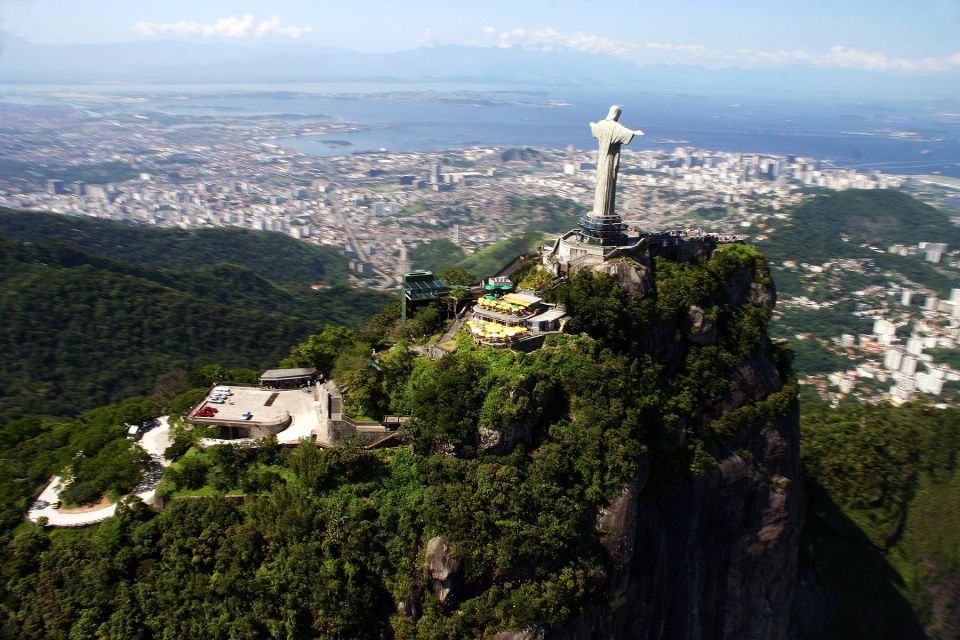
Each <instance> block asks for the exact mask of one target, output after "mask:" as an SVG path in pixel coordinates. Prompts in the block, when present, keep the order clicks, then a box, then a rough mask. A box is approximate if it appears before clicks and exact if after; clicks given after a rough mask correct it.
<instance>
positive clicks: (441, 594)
mask: <svg viewBox="0 0 960 640" xmlns="http://www.w3.org/2000/svg"><path fill="white" fill-rule="evenodd" d="M424 565H425V566H424V573H425V574H426V577H427V582H428V584H429V585H430V591H431V593H433V596H434V597H435V598H436V599H437V601H439V602H440V604H442V605H444V606H452V605H453V604H455V603H456V601H457V595H458V594H457V589H459V587H460V586H461V584H462V583H463V560H462V559H461V558H457V557H455V556H454V555H453V550H452V549H451V547H450V543H449V542H447V540H446V539H444V538H442V537H440V536H435V537H433V538H430V542H428V543H427V554H426V560H425V562H424Z"/></svg>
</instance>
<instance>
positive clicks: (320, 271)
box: [0, 207, 347, 284]
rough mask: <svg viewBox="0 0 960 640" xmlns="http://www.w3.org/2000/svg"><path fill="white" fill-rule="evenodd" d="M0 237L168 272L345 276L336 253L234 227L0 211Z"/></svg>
mask: <svg viewBox="0 0 960 640" xmlns="http://www.w3.org/2000/svg"><path fill="white" fill-rule="evenodd" d="M0 235H2V236H3V237H4V238H7V239H15V240H25V241H30V242H43V243H49V242H53V241H59V242H63V243H65V244H68V245H70V246H73V247H76V248H78V249H81V250H82V251H84V252H85V253H87V254H91V255H95V256H100V257H103V258H108V259H111V260H118V261H125V262H131V263H135V264H146V265H151V266H153V267H157V268H160V269H165V270H170V271H191V270H193V269H199V268H204V267H210V266H212V265H215V264H219V263H230V264H234V265H237V266H240V267H244V268H245V269H247V270H249V271H252V272H253V273H255V274H257V275H259V276H261V277H263V278H265V279H267V280H270V281H272V282H277V283H280V284H291V283H301V284H313V283H318V282H337V281H342V280H344V279H345V278H346V275H347V265H346V261H345V260H344V259H343V258H342V257H341V256H340V255H339V252H338V251H337V250H336V249H333V248H330V247H320V246H316V245H311V244H307V243H306V242H303V241H301V240H295V239H293V238H290V237H288V236H285V235H283V234H280V233H272V232H269V231H251V230H248V229H239V228H236V227H223V228H217V229H191V230H184V229H159V228H155V227H148V226H138V225H128V224H123V223H120V222H111V221H107V220H98V219H96V218H88V217H82V216H65V215H60V214H54V213H40V212H35V211H15V210H13V209H6V208H3V207H0Z"/></svg>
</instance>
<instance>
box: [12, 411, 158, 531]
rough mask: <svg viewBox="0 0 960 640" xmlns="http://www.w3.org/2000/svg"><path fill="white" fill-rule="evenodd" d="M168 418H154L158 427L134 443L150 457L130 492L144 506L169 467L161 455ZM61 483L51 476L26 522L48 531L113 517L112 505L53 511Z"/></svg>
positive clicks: (150, 499) (113, 506)
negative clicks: (41, 524)
mask: <svg viewBox="0 0 960 640" xmlns="http://www.w3.org/2000/svg"><path fill="white" fill-rule="evenodd" d="M169 417H170V416H161V417H160V418H157V422H158V425H157V426H156V427H154V428H153V429H150V430H149V431H147V432H146V433H145V434H143V437H142V438H140V441H139V442H138V443H137V444H139V445H140V446H141V447H143V450H144V451H146V452H147V453H148V454H150V466H149V467H148V468H147V472H146V473H145V474H144V478H143V481H142V482H141V483H140V484H138V485H137V486H136V487H135V488H134V490H133V492H132V493H133V495H136V496H137V497H138V498H140V499H141V500H143V501H144V502H145V503H147V504H150V503H152V502H153V498H154V496H155V495H156V492H157V485H158V484H159V483H160V478H162V477H163V468H164V467H166V466H168V465H169V464H170V461H169V460H167V459H166V458H164V457H163V452H164V451H166V449H167V447H169V446H170V423H169V422H168V421H167V419H168V418H169ZM61 481H62V478H61V477H60V476H53V477H52V478H51V479H50V482H49V483H48V484H47V486H46V487H45V488H44V490H43V492H42V493H41V494H40V495H39V496H38V497H37V499H36V500H34V502H33V504H32V505H31V506H30V510H29V511H28V512H27V520H29V521H30V522H36V521H37V520H38V519H40V518H46V519H47V525H48V526H51V527H85V526H87V525H91V524H96V523H98V522H103V521H104V520H106V519H107V518H110V517H112V516H113V515H114V513H116V511H117V505H116V503H114V504H111V505H108V506H105V507H102V508H100V509H92V510H84V511H80V510H77V511H63V510H61V509H56V508H54V506H53V505H55V504H56V503H57V502H59V500H60V483H61Z"/></svg>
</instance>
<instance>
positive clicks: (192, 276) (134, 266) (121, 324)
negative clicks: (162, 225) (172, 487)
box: [0, 212, 390, 422]
mask: <svg viewBox="0 0 960 640" xmlns="http://www.w3.org/2000/svg"><path fill="white" fill-rule="evenodd" d="M0 220H5V221H7V222H8V223H9V222H10V221H13V220H16V221H19V222H18V224H21V223H22V227H21V226H14V227H10V228H9V231H10V235H12V236H14V237H16V236H17V235H20V236H25V237H28V238H29V237H30V235H31V234H30V233H27V231H26V229H27V228H28V227H29V225H28V224H27V223H28V222H29V221H30V220H36V221H37V228H39V229H48V230H51V229H52V231H51V234H52V235H53V236H54V237H57V236H58V234H66V235H70V234H69V231H70V228H72V227H71V225H73V224H77V225H78V227H77V228H79V229H82V230H83V233H82V234H81V235H80V236H77V237H74V238H73V239H72V241H71V242H69V243H67V242H42V241H39V240H29V239H25V240H22V241H17V240H8V239H0V316H2V317H3V318H5V320H6V322H5V329H6V331H4V332H3V333H2V334H0V350H2V351H3V353H4V354H5V357H4V358H2V359H0V374H2V375H3V376H4V379H5V380H6V381H7V384H6V386H5V387H4V389H3V391H2V392H0V422H3V421H5V420H9V419H12V418H16V417H19V416H23V415H27V414H44V415H74V414H76V413H78V412H80V411H83V410H84V409H88V408H91V407H94V406H97V405H102V404H104V403H107V402H115V401H119V400H121V399H123V398H126V397H129V396H132V395H140V394H144V393H147V392H149V391H150V390H151V388H152V387H153V385H154V380H155V379H156V378H157V376H159V375H161V374H164V373H167V372H169V371H173V370H178V369H180V370H187V371H189V370H192V369H194V368H196V367H198V366H201V365H204V364H210V363H221V364H223V365H225V366H228V367H249V368H266V367H270V366H276V364H277V363H278V362H279V360H280V358H281V357H282V356H283V355H284V353H285V352H286V350H287V349H288V347H289V345H290V344H291V343H294V342H297V341H299V340H302V339H304V338H305V337H306V336H307V335H309V334H310V333H313V332H315V331H318V330H319V329H320V328H321V327H322V326H323V325H324V324H325V323H328V322H332V323H337V324H342V325H345V326H352V327H359V326H361V325H362V324H363V323H364V322H365V321H366V319H368V318H369V317H371V316H373V315H374V314H375V313H376V312H377V310H379V309H380V308H381V307H382V306H383V305H384V304H385V302H386V301H388V300H389V299H390V298H389V296H387V295H385V294H378V293H375V292H371V291H361V290H356V289H352V288H350V287H347V286H342V285H341V286H337V285H332V286H328V287H327V288H325V289H322V290H313V289H311V288H310V287H309V286H308V285H307V284H306V282H309V280H308V281H306V282H304V281H299V282H298V281H297V280H296V278H295V277H294V276H295V275H296V269H295V268H294V267H293V266H292V265H294V264H296V262H297V260H296V257H297V255H298V252H297V250H298V248H299V247H300V246H304V247H307V248H308V249H309V251H308V253H309V254H310V256H311V257H310V258H309V259H310V260H313V261H314V263H315V266H316V265H320V264H322V262H318V261H319V260H320V259H321V258H323V257H325V256H326V255H327V254H325V253H323V252H321V253H320V254H315V253H314V252H313V251H312V249H313V247H309V246H307V245H304V244H303V243H300V242H298V241H296V240H292V239H290V238H285V237H284V236H281V235H279V234H251V235H250V236H249V237H247V236H246V235H245V234H247V233H248V232H245V231H241V232H240V234H241V236H243V237H242V238H241V242H240V246H246V247H247V249H248V250H247V251H244V252H243V258H244V259H243V261H244V262H245V263H246V266H238V265H231V264H219V263H217V262H216V261H215V260H213V258H214V257H215V256H216V255H218V254H219V255H222V254H220V252H218V253H205V255H207V256H208V257H210V258H211V262H209V263H206V264H204V263H202V262H201V263H200V265H199V266H190V267H188V268H187V267H185V269H187V270H184V271H178V270H173V269H170V268H158V267H157V266H155V265H153V264H152V261H154V260H156V262H158V263H162V262H163V261H161V260H160V259H159V256H160V255H161V254H162V253H163V251H164V250H167V249H169V251H170V254H171V256H172V257H176V256H178V255H181V256H183V257H182V259H181V260H180V261H181V262H186V263H190V264H191V265H192V264H195V263H196V261H197V260H198V258H199V257H198V256H193V255H191V254H190V252H189V251H188V250H184V249H183V248H182V247H181V246H180V244H179V243H180V242H181V240H179V239H178V236H177V234H178V233H179V232H172V233H173V235H170V234H169V233H168V232H166V231H164V230H158V229H140V228H136V227H126V226H124V225H118V224H115V223H109V224H105V225H104V224H103V223H99V222H97V221H89V220H86V219H81V218H68V217H66V216H55V215H52V214H32V213H15V212H10V213H8V214H5V215H0ZM88 222H93V223H94V225H93V226H91V227H89V228H87V227H86V226H85V225H86V223H88ZM101 225H102V226H101ZM218 231H219V230H218ZM5 233H6V231H5ZM31 233H34V232H31ZM35 233H39V232H36V231H35ZM128 233H132V234H133V235H132V236H128V235H126V234H128ZM230 236H232V234H228V237H230ZM274 236H276V237H274ZM94 238H99V244H98V243H97V242H95V241H94ZM277 238H279V239H280V240H279V244H278V241H277ZM224 239H225V238H221V240H224ZM141 240H143V244H144V247H145V249H144V251H143V252H142V253H143V255H142V256H141V257H142V260H138V261H135V262H126V261H122V260H118V259H115V258H114V257H111V254H112V253H114V250H115V249H116V253H117V254H119V255H128V254H130V253H132V252H133V251H132V249H127V250H126V251H122V250H120V249H119V247H120V246H121V245H124V243H127V242H130V243H135V242H140V241H141ZM182 242H183V243H184V244H186V245H187V246H188V247H189V246H190V245H191V243H193V242H196V241H195V240H191V239H190V237H184V239H182ZM288 242H289V243H292V246H293V248H294V250H293V252H292V257H282V256H280V257H278V255H276V253H275V252H276V251H277V250H279V249H283V248H284V247H285V246H286V244H287V243H288ZM87 244H91V245H93V246H94V248H95V249H96V251H98V252H99V253H93V254H91V253H89V252H87V251H85V250H81V249H79V248H76V246H74V245H84V246H86V245H87ZM168 245H169V246H168ZM124 246H129V245H124ZM174 247H176V248H175V249H174ZM281 254H282V251H281ZM151 256H153V257H151ZM287 260H290V264H289V265H288V264H287ZM340 263H342V259H340V258H339V257H337V258H335V259H334V261H333V262H332V264H333V265H335V266H337V265H340ZM164 264H166V266H167V267H171V266H172V265H173V264H175V262H169V263H164ZM274 269H286V270H287V271H286V275H285V277H283V278H281V280H283V281H284V284H276V280H274V279H273V278H272V277H271V275H270V274H271V272H272V270H274ZM338 269H339V267H338V266H337V268H334V269H332V272H333V273H336V272H337V271H338ZM309 271H310V273H313V272H314V271H315V270H314V269H313V268H312V267H311V268H310V270H309ZM329 273H330V272H328V275H329ZM300 277H306V274H305V273H300Z"/></svg>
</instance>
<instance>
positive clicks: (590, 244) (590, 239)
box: [540, 214, 644, 277]
mask: <svg viewBox="0 0 960 640" xmlns="http://www.w3.org/2000/svg"><path fill="white" fill-rule="evenodd" d="M643 244H644V241H643V236H641V235H640V234H639V233H636V232H635V233H634V234H632V235H631V234H630V233H629V232H628V230H627V225H625V224H624V223H623V221H622V220H621V219H620V217H619V216H616V217H615V218H611V220H598V219H597V218H596V217H594V216H591V215H588V214H581V216H580V224H579V225H578V228H576V229H573V230H571V231H568V232H567V233H565V234H563V235H562V236H560V237H558V238H557V239H556V240H554V242H553V244H550V245H547V246H544V247H541V248H540V256H541V259H542V261H543V266H544V268H545V269H546V270H547V271H548V272H549V273H550V274H551V275H553V276H554V277H564V276H571V275H573V274H574V273H576V272H577V271H580V270H581V269H589V268H592V267H594V266H595V265H598V264H603V263H604V262H606V261H608V260H613V259H614V258H624V257H630V256H631V255H632V254H634V253H635V252H636V251H637V250H638V249H639V248H640V247H641V246H642V245H643Z"/></svg>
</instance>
